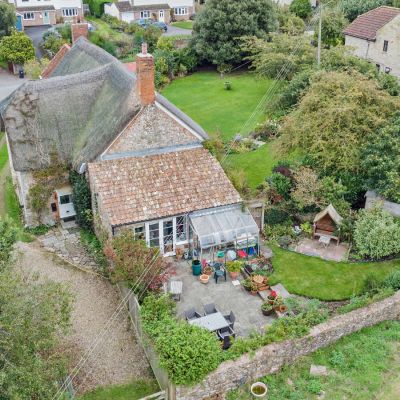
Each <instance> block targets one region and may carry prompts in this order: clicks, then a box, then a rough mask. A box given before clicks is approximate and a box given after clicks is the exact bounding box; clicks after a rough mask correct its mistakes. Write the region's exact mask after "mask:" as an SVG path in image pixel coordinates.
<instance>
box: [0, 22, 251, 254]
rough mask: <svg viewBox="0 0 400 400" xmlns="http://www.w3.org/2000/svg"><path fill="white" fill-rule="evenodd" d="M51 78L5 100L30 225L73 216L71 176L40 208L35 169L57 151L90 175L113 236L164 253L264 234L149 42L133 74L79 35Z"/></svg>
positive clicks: (98, 211) (50, 70) (101, 223)
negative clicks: (164, 86) (168, 92)
mask: <svg viewBox="0 0 400 400" xmlns="http://www.w3.org/2000/svg"><path fill="white" fill-rule="evenodd" d="M81 25H82V24H81ZM72 29H73V30H74V29H75V25H73V26H72ZM78 32H79V33H81V34H82V35H83V29H82V26H81V27H80V28H79V30H78ZM83 36H84V35H83ZM43 77H44V78H45V79H42V80H38V81H29V82H26V83H24V84H23V85H22V86H21V87H20V88H18V89H17V90H16V91H15V92H14V93H13V94H12V95H11V96H9V97H8V98H7V99H6V100H5V101H3V102H2V103H0V114H1V116H2V119H3V122H4V125H5V128H6V137H7V143H8V147H9V154H10V157H9V159H10V167H11V172H12V177H13V181H14V183H15V186H16V190H17V195H18V198H19V201H20V204H21V206H22V207H23V215H24V219H25V223H26V224H27V225H29V226H34V225H37V224H38V223H40V222H41V223H47V224H54V223H55V222H57V221H60V220H61V221H64V222H68V221H70V220H71V219H73V218H74V213H75V210H74V208H73V198H72V196H71V188H70V187H69V186H68V182H63V183H60V184H59V187H58V186H57V187H54V190H53V194H52V195H51V196H50V198H49V199H48V203H47V204H46V206H45V207H44V209H43V210H41V211H40V213H38V212H35V211H34V210H33V209H32V204H31V201H30V200H31V199H30V195H31V192H30V189H31V188H32V187H33V186H34V185H35V171H46V170H47V169H49V167H52V166H54V165H56V163H55V161H54V160H55V158H54V157H57V160H58V163H62V164H65V165H68V166H69V167H70V168H73V169H75V171H77V172H79V173H81V174H82V173H85V174H86V177H87V179H88V181H89V185H90V189H91V193H92V209H93V212H94V214H95V216H96V218H95V220H96V228H97V229H98V231H100V230H101V231H102V232H106V233H107V234H108V235H109V236H113V235H115V234H117V233H118V232H119V231H120V230H121V229H131V230H133V231H134V233H135V235H136V237H138V238H143V239H145V240H146V242H147V243H148V244H149V245H150V246H157V247H160V249H161V251H162V253H163V254H165V255H171V254H174V253H175V251H176V248H177V246H183V247H187V246H188V244H189V242H195V241H196V243H199V246H200V247H201V248H210V247H214V246H217V245H224V244H226V243H227V242H232V241H237V242H241V243H242V244H243V242H246V241H249V242H252V243H253V242H254V241H255V240H256V241H257V240H258V227H257V224H256V223H255V221H254V219H253V218H252V216H251V214H250V213H249V211H248V210H247V209H245V208H244V207H243V206H242V199H241V198H240V195H239V194H238V192H237V191H236V190H235V188H234V187H233V185H232V184H231V182H230V181H229V179H228V178H227V176H226V175H225V173H224V171H223V169H222V167H221V165H220V164H219V163H218V161H217V160H216V159H215V158H214V157H213V156H212V155H211V154H210V153H209V151H208V150H206V149H205V148H204V147H203V142H204V140H206V139H207V138H208V136H207V134H206V132H205V131H204V130H203V129H202V128H201V127H200V126H199V125H198V124H196V123H195V122H194V121H193V120H192V119H190V118H189V117H188V116H187V115H186V114H184V113H183V112H182V111H180V110H179V109H178V108H176V107H175V106H174V105H173V104H171V103H170V102H169V101H168V100H167V99H166V98H164V97H163V96H161V95H160V94H158V93H156V92H155V88H154V59H153V56H152V55H150V54H148V53H147V47H146V46H145V45H144V46H143V49H142V52H141V53H140V54H138V55H137V59H136V73H132V72H130V71H128V70H127V69H126V68H125V67H124V66H123V64H121V63H120V62H119V61H118V60H117V59H116V58H114V57H113V56H111V55H110V54H109V53H107V52H105V51H104V50H103V49H101V48H99V47H97V46H95V45H94V44H91V43H90V42H89V41H88V40H87V39H85V37H78V39H75V42H74V43H73V45H72V47H69V46H66V45H65V46H63V47H62V48H61V49H60V52H59V53H58V54H57V55H56V56H55V57H54V59H53V60H52V61H51V62H50V65H49V66H48V67H47V69H46V70H45V71H44V72H43Z"/></svg>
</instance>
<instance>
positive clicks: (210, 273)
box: [203, 267, 213, 276]
mask: <svg viewBox="0 0 400 400" xmlns="http://www.w3.org/2000/svg"><path fill="white" fill-rule="evenodd" d="M212 273H213V270H212V268H210V267H206V268H204V270H203V274H204V275H208V276H210V275H212Z"/></svg>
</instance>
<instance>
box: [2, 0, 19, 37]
mask: <svg viewBox="0 0 400 400" xmlns="http://www.w3.org/2000/svg"><path fill="white" fill-rule="evenodd" d="M16 21H17V17H16V15H15V8H14V6H12V5H11V4H9V3H8V2H6V1H0V37H1V36H3V35H9V34H10V33H11V30H12V28H13V27H14V26H15V23H16Z"/></svg>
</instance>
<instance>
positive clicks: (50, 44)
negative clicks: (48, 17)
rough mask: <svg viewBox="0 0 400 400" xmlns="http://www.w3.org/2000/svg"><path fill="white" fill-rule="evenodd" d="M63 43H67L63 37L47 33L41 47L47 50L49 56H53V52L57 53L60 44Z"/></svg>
mask: <svg viewBox="0 0 400 400" xmlns="http://www.w3.org/2000/svg"><path fill="white" fill-rule="evenodd" d="M64 43H67V41H66V40H65V39H63V38H59V37H57V36H56V35H54V34H51V35H48V36H47V37H46V39H45V40H44V41H43V44H42V47H43V49H44V50H46V51H47V52H48V54H49V55H50V57H53V56H54V55H55V54H57V52H58V50H60V48H61V46H62V45H63V44H64Z"/></svg>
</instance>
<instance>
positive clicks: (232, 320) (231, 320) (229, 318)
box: [224, 311, 236, 329]
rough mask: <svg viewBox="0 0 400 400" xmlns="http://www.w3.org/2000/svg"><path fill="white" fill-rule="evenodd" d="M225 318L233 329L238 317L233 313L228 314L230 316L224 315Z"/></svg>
mask: <svg viewBox="0 0 400 400" xmlns="http://www.w3.org/2000/svg"><path fill="white" fill-rule="evenodd" d="M224 318H225V319H226V321H227V322H228V323H229V326H230V327H231V328H232V329H233V326H234V324H235V321H236V317H235V314H234V313H233V311H231V312H230V314H228V315H224Z"/></svg>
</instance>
